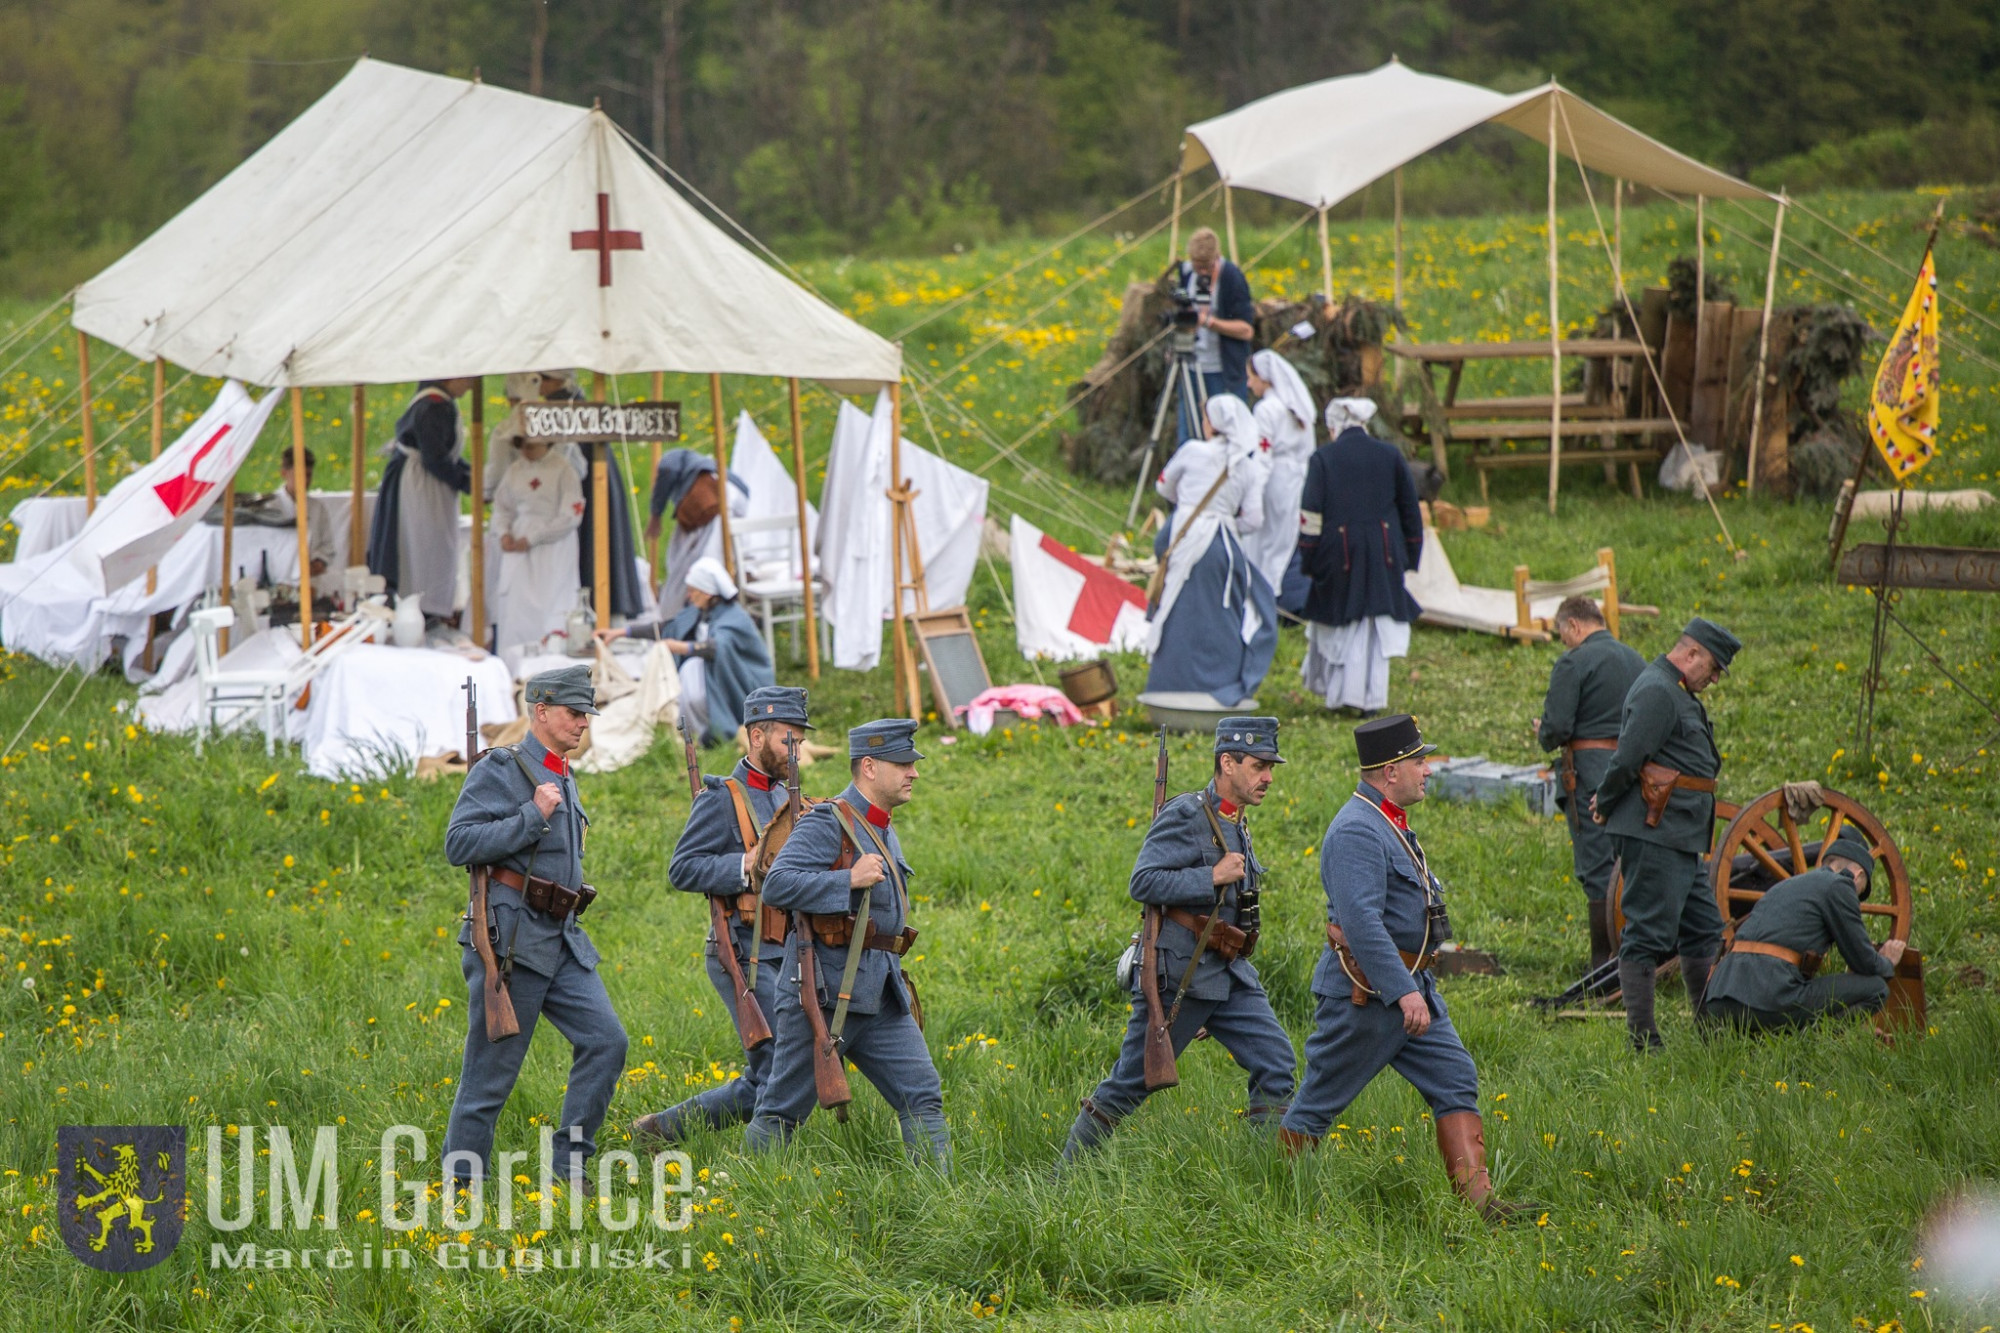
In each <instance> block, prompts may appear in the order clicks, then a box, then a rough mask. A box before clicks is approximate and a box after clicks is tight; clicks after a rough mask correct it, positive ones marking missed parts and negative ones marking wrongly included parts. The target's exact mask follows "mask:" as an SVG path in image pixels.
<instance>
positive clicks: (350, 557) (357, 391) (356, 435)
mask: <svg viewBox="0 0 2000 1333" xmlns="http://www.w3.org/2000/svg"><path fill="white" fill-rule="evenodd" d="M353 417H354V420H353V422H352V423H351V424H352V426H353V430H352V431H350V432H349V435H348V441H349V444H348V460H347V466H348V471H349V474H350V475H349V476H348V478H347V563H348V564H349V565H365V564H367V563H368V516H367V515H366V514H365V513H363V512H362V510H363V509H364V508H365V507H366V505H365V501H366V500H367V496H368V490H367V482H368V428H367V426H366V425H365V424H364V423H365V422H366V421H367V419H368V389H367V387H366V386H364V385H360V384H357V385H355V386H354V407H353Z"/></svg>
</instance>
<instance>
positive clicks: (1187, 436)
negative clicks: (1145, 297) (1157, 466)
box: [1166, 227, 1257, 440]
mask: <svg viewBox="0 0 2000 1333" xmlns="http://www.w3.org/2000/svg"><path fill="white" fill-rule="evenodd" d="M1166 280H1167V283H1168V284H1169V285H1170V286H1171V287H1172V288H1173V289H1174V290H1175V291H1176V292H1178V293H1179V294H1180V295H1181V296H1182V297H1184V298H1185V299H1187V300H1188V301H1191V302H1193V303H1194V308H1195V315H1196V317H1197V319H1198V320H1199V321H1200V322H1199V323H1198V324H1197V325H1196V328H1195V336H1194V361H1195V370H1196V371H1197V372H1198V373H1199V374H1200V375H1201V385H1202V394H1203V396H1204V397H1207V398H1213V397H1215V396H1216V395H1217V394H1222V393H1231V394H1235V395H1236V396H1237V397H1238V398H1241V399H1242V400H1243V401H1244V402H1246V403H1247V402H1249V401H1250V353H1251V351H1252V349H1253V347H1254V345H1255V342H1256V338H1257V303H1256V302H1255V301H1253V300H1251V299H1250V280H1249V279H1248V278H1246V277H1244V276H1243V270H1242V269H1240V268H1238V267H1237V266H1236V264H1235V262H1234V261H1233V260H1229V259H1225V258H1223V256H1222V242H1221V241H1220V240H1219V239H1217V237H1216V235H1215V230H1214V228H1212V227H1197V228H1195V230H1194V232H1193V233H1192V234H1191V235H1189V237H1188V248H1187V258H1186V259H1184V260H1181V261H1179V262H1177V263H1175V264H1173V265H1172V266H1171V267H1169V268H1168V269H1167V273H1166ZM1196 406H1197V405H1196V404H1194V403H1190V402H1183V403H1182V404H1181V405H1180V409H1181V410H1180V423H1181V438H1182V439H1183V440H1198V439H1200V438H1201V437H1202V433H1203V432H1202V422H1201V418H1200V417H1199V416H1197V415H1196Z"/></svg>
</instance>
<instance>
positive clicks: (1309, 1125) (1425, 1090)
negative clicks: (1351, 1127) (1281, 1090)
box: [1285, 987, 1479, 1139]
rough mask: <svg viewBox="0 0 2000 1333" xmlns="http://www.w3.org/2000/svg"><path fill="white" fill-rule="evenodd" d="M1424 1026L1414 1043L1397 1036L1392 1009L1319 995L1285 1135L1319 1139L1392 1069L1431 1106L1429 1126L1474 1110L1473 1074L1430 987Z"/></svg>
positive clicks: (1398, 1019) (1398, 1016) (1398, 1022)
mask: <svg viewBox="0 0 2000 1333" xmlns="http://www.w3.org/2000/svg"><path fill="white" fill-rule="evenodd" d="M1420 993H1423V994H1425V997H1426V999H1428V1000H1429V1002H1430V1010H1431V1025H1430V1027H1429V1028H1427V1029H1426V1030H1425V1031H1424V1034H1423V1035H1422V1036H1420V1037H1413V1036H1411V1035H1410V1034H1409V1033H1407V1032H1405V1031H1404V1030H1403V1011H1402V1010H1401V1009H1400V1008H1398V1007H1397V1006H1395V1005H1384V1004H1377V1003H1375V1002H1374V1001H1373V1000H1371V1001H1369V1002H1368V1003H1367V1004H1356V1003H1354V1001H1353V1000H1351V999H1349V998H1348V997H1347V996H1345V995H1321V996H1317V997H1316V998H1317V999H1318V1000H1319V1009H1318V1011H1317V1012H1316V1013H1315V1014H1314V1015H1313V1034H1312V1035H1311V1036H1310V1037H1307V1038H1306V1078H1305V1082H1304V1083H1303V1084H1301V1085H1300V1086H1299V1095H1298V1096H1296V1097H1294V1098H1293V1099H1292V1109H1291V1110H1290V1111H1288V1112H1286V1114H1285V1128H1286V1129H1289V1130H1291V1131H1293V1132H1294V1133H1298V1134H1306V1135H1309V1136H1311V1137H1312V1138H1315V1139H1319V1138H1324V1137H1326V1132H1327V1130H1329V1129H1331V1128H1332V1127H1333V1122H1334V1120H1335V1119H1336V1118H1337V1117H1338V1116H1339V1115H1340V1113H1341V1112H1342V1111H1345V1110H1346V1109H1347V1108H1348V1107H1349V1106H1350V1105H1351V1104H1353V1101H1354V1099H1355V1098H1356V1097H1359V1096H1360V1095H1361V1090H1362V1089H1363V1088H1365V1087H1367V1086H1368V1084H1369V1082H1370V1081H1371V1080H1372V1079H1373V1078H1374V1077H1375V1076H1376V1075H1377V1074H1379V1073H1381V1072H1382V1071H1383V1070H1384V1069H1389V1068H1393V1069H1395V1071H1396V1072H1397V1073H1398V1074H1401V1075H1402V1076H1403V1077H1404V1078H1405V1079H1407V1080H1409V1083H1410V1086H1411V1087H1413V1088H1415V1089H1416V1090H1417V1091H1418V1092H1419V1093H1421V1094H1422V1095H1423V1099H1424V1100H1425V1101H1426V1102H1428V1103H1429V1104H1430V1108H1431V1116H1432V1118H1433V1119H1435V1118H1437V1117H1439V1116H1447V1115H1451V1114H1453V1113H1455V1112H1458V1111H1477V1110H1478V1109H1479V1073H1478V1071H1477V1070H1475V1069H1474V1068H1473V1067H1472V1056H1471V1055H1470V1054H1469V1053H1468V1052H1467V1051H1466V1049H1465V1043H1464V1042H1462V1041H1460V1040H1459V1039H1458V1029H1457V1028H1454V1027H1453V1026H1452V1025H1451V1015H1450V1014H1449V1013H1448V1012H1446V1010H1445V1007H1444V1000H1443V998H1442V997H1441V996H1439V995H1438V993H1437V991H1436V988H1435V987H1431V988H1429V989H1428V990H1427V991H1425V992H1420Z"/></svg>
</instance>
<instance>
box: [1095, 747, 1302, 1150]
mask: <svg viewBox="0 0 2000 1333" xmlns="http://www.w3.org/2000/svg"><path fill="white" fill-rule="evenodd" d="M1284 762H1285V761H1284V760H1283V759H1281V758H1280V757H1279V755H1278V719H1276V718H1274V717H1226V718H1223V719H1222V721H1220V722H1218V723H1217V724H1216V727H1215V774H1214V777H1213V778H1212V779H1211V781H1210V782H1209V784H1208V786H1207V787H1206V788H1204V789H1203V790H1201V791H1197V792H1188V793H1186V794H1184V795H1181V796H1177V797H1175V798H1174V799H1173V800H1171V801H1168V802H1167V803H1166V804H1165V805H1164V806H1162V807H1161V808H1160V812H1159V814H1157V815H1156V816H1154V818H1153V825H1152V827H1151V828H1150V829H1148V830H1147V831H1146V841H1145V844H1144V845H1143V846H1141V847H1140V848H1139V857H1138V860H1137V862H1136V863H1135V864H1134V865H1133V867H1132V884H1131V892H1132V896H1133V897H1134V898H1136V899H1137V900H1138V901H1139V902H1141V903H1143V904H1146V906H1147V909H1148V913H1149V915H1151V914H1154V913H1157V919H1155V920H1152V921H1150V922H1149V923H1148V926H1147V929H1148V930H1149V931H1157V940H1158V943H1157V946H1156V949H1155V952H1156V953H1157V962H1156V963H1154V964H1153V965H1152V968H1151V971H1150V972H1149V971H1148V969H1147V962H1146V960H1142V961H1141V963H1140V966H1139V967H1138V968H1137V969H1135V971H1136V972H1137V973H1138V974H1139V975H1136V976H1135V977H1134V978H1133V982H1132V989H1133V996H1132V1018H1131V1022H1130V1024H1129V1025H1128V1026H1127V1027H1126V1029H1125V1044H1124V1045H1123V1046H1122V1047H1120V1048H1119V1051H1118V1060H1117V1063H1116V1064H1114V1065H1113V1066H1112V1068H1111V1073H1110V1074H1109V1075H1107V1076H1106V1078H1105V1079H1104V1081H1103V1082H1102V1083H1099V1084H1098V1085H1097V1087H1096V1089H1095V1090H1094V1091H1092V1093H1091V1094H1090V1095H1089V1096H1088V1097H1086V1098H1084V1099H1083V1109H1082V1110H1081V1111H1079V1112H1078V1113H1077V1117H1076V1123H1075V1124H1073V1125H1071V1126H1070V1131H1069V1141H1068V1142H1067V1143H1066V1144H1064V1145H1063V1152H1062V1156H1063V1160H1064V1161H1066V1162H1068V1161H1074V1160H1076V1159H1077V1158H1078V1157H1080V1156H1081V1155H1082V1154H1084V1153H1086V1152H1089V1151H1090V1150H1091V1149H1093V1148H1095V1147H1096V1146H1097V1145H1098V1144H1100V1143H1102V1142H1103V1141H1104V1140H1105V1139H1107V1138H1109V1137H1110V1136H1111V1131H1112V1130H1113V1129H1114V1128H1116V1126H1117V1124H1118V1122H1119V1121H1120V1120H1123V1119H1124V1118H1125V1117H1126V1116H1128V1115H1130V1114H1131V1113H1132V1112H1133V1111H1135V1110H1137V1109H1138V1108H1139V1104H1140V1103H1141V1102H1143V1101H1145V1099H1146V1097H1147V1096H1148V1095H1149V1094H1150V1093H1152V1092H1154V1091H1156V1090H1157V1089H1159V1088H1161V1087H1167V1086H1171V1084H1172V1083H1173V1082H1175V1081H1177V1080H1178V1076H1177V1074H1175V1073H1174V1071H1173V1063H1172V1060H1171V1059H1166V1060H1158V1059H1157V1056H1156V1060H1155V1061H1149V1060H1148V1059H1147V1049H1146V1048H1147V1042H1148V1040H1149V1038H1150V1039H1152V1040H1154V1041H1155V1042H1157V1041H1158V1040H1159V1039H1158V1037H1157V1035H1155V1033H1154V1028H1155V1027H1156V1025H1157V1026H1158V1027H1163V1028H1164V1029H1165V1033H1166V1037H1167V1039H1168V1041H1170V1042H1171V1049H1172V1054H1173V1055H1175V1056H1178V1055H1179V1054H1180V1052H1181V1051H1182V1050H1183V1049H1184V1048H1185V1047H1186V1046H1187V1044H1188V1043H1189V1042H1190V1041H1192V1040H1194V1036H1195V1033H1196V1032H1198V1031H1200V1030H1201V1029H1203V1028H1207V1029H1208V1035H1209V1036H1211V1037H1213V1038H1215V1040H1216V1041H1217V1042H1219V1043H1220V1044H1221V1046H1222V1048H1223V1049H1224V1050H1226V1051H1228V1052H1229V1054H1230V1056H1231V1058H1233V1059H1234V1060H1235V1061H1236V1063H1237V1064H1238V1065H1240V1066H1242V1068H1243V1069H1244V1070H1245V1072H1246V1073H1247V1074H1248V1075H1249V1080H1250V1088H1249V1105H1248V1106H1247V1107H1246V1108H1245V1109H1244V1112H1243V1117H1244V1119H1245V1120H1248V1121H1250V1122H1251V1123H1253V1124H1262V1123H1264V1122H1265V1121H1267V1120H1268V1119H1270V1118H1271V1117H1272V1116H1279V1115H1283V1114H1284V1112H1285V1106H1286V1104H1287V1102H1289V1101H1290V1099H1291V1095H1292V1086H1293V1071H1294V1070H1295V1069H1296V1068H1297V1066H1298V1054H1297V1052H1295V1051H1294V1050H1293V1049H1292V1040H1291V1038H1290V1037H1287V1036H1286V1035H1285V1030H1284V1028H1283V1027H1282V1026H1280V1025H1279V1023H1278V1018H1277V1015H1276V1014H1274V1013H1272V1012H1271V1001H1270V1000H1269V998H1267V997H1266V996H1265V994H1264V986H1263V983H1262V982H1261V981H1260V980H1259V979H1258V977H1257V969H1256V968H1255V967H1252V966H1251V964H1250V957H1249V955H1250V953H1251V951H1252V950H1253V949H1254V948H1255V947H1256V945H1257V932H1258V928H1259V922H1258V919H1257V908H1256V907H1255V906H1254V904H1255V903H1256V899H1257V892H1258V887H1257V886H1258V880H1259V879H1260V878H1261V876H1262V874H1263V867H1262V866H1260V865H1259V864H1258V863H1257V854H1256V852H1254V851H1253V850H1252V849H1251V846H1250V831H1249V828H1248V826H1247V824H1246V823H1245V821H1244V818H1243V814H1244V810H1245V808H1246V807H1249V806H1253V805H1260V804H1262V803H1263V800H1264V794H1265V792H1266V791H1268V790H1269V788H1270V786H1271V779H1272V776H1273V774H1274V773H1275V772H1276V768H1277V765H1279V764H1282V763H1284ZM1155 983H1157V985H1158V986H1159V988H1160V991H1161V992H1164V997H1163V998H1164V1004H1163V1005H1162V1006H1161V1007H1162V1013H1161V1014H1160V1015H1158V1016H1155V1014H1154V1013H1153V1012H1152V1010H1153V1007H1154V1003H1155V1001H1156V999H1158V998H1161V997H1159V996H1157V995H1155V994H1150V993H1149V992H1150V991H1151V987H1152V985H1153V984H1155ZM1158 1054H1159V1055H1165V1054H1166V1053H1165V1052H1159V1053H1158ZM1155 1063H1158V1064H1160V1065H1164V1070H1163V1071H1162V1073H1163V1074H1164V1077H1161V1076H1160V1075H1155V1076H1154V1077H1151V1078H1149V1077H1148V1074H1149V1073H1152V1072H1153V1070H1152V1069H1151V1068H1149V1066H1151V1065H1153V1064H1155Z"/></svg>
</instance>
